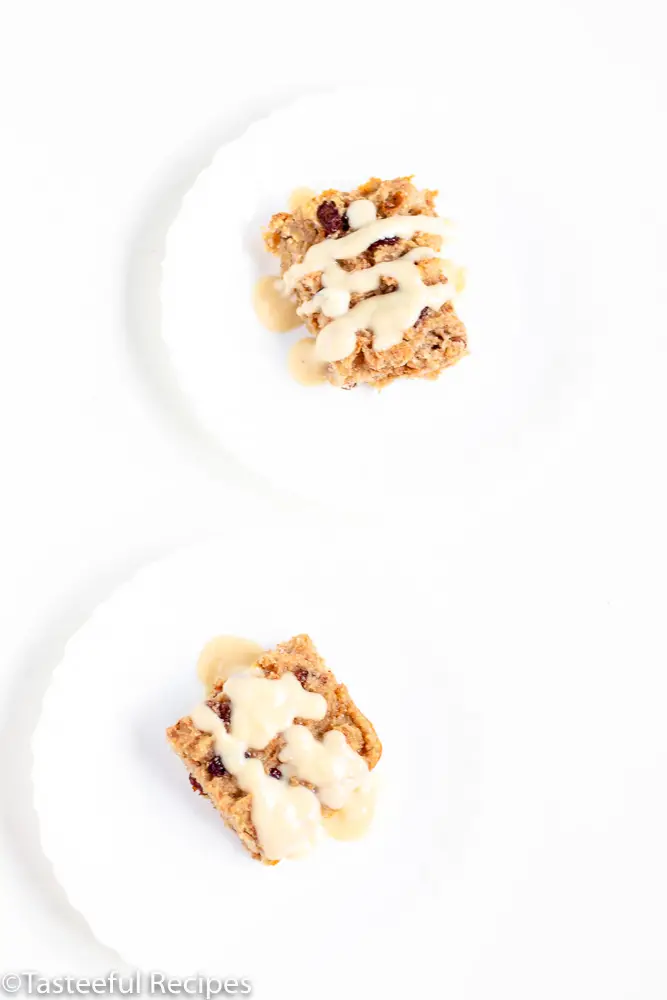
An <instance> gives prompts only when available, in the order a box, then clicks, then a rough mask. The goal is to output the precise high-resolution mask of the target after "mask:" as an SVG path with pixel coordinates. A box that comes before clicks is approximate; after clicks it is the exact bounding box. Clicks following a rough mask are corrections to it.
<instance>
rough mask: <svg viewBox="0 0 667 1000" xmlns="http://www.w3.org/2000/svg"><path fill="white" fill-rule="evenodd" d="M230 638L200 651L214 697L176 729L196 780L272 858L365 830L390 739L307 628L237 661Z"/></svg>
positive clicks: (253, 850) (229, 820)
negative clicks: (246, 661)
mask: <svg viewBox="0 0 667 1000" xmlns="http://www.w3.org/2000/svg"><path fill="white" fill-rule="evenodd" d="M222 640H224V641H221V640H214V641H213V642H212V643H209V644H208V645H207V647H206V648H205V650H204V652H203V653H202V656H201V657H200V663H199V666H198V672H199V675H200V677H202V679H204V680H205V683H207V684H208V685H210V686H208V690H207V694H206V698H205V700H204V701H203V702H202V703H201V704H199V705H197V706H196V708H195V709H194V710H193V711H192V712H191V713H190V714H189V715H186V716H184V717H183V718H182V719H180V720H179V721H178V722H177V723H176V724H175V725H174V726H172V727H171V728H170V729H168V730H167V738H168V740H169V742H170V743H171V746H172V747H173V749H174V750H175V751H176V753H177V754H178V756H179V757H180V758H181V759H182V760H183V762H184V764H185V766H186V767H187V769H188V772H189V779H190V784H191V785H192V788H193V789H194V790H195V791H196V792H198V793H199V794H200V795H204V796H206V797H207V798H208V799H210V801H211V802H212V804H213V805H214V806H215V808H216V809H217V810H218V812H219V813H220V815H221V816H222V818H223V820H224V821H225V823H226V824H227V826H228V827H230V828H231V829H232V830H233V831H234V833H236V835H237V836H238V837H239V838H240V840H241V842H242V843H243V845H244V846H245V847H246V848H247V850H248V851H249V852H250V854H252V856H253V858H256V859H257V860H258V861H262V862H264V864H269V865H273V864H276V863H277V862H278V861H281V860H282V859H284V858H296V857H300V856H302V855H304V854H307V853H308V852H309V851H310V850H311V849H312V848H313V847H314V846H315V845H316V844H317V842H318V841H319V840H320V839H321V837H322V836H323V835H324V834H325V833H326V832H329V833H330V834H331V836H333V837H337V838H339V839H348V838H351V837H354V836H358V835H359V834H360V833H361V832H363V830H364V828H365V827H366V826H367V825H368V822H369V820H370V818H371V816H372V799H373V785H372V779H371V773H370V772H371V771H372V769H373V768H374V767H375V765H376V764H377V762H378V760H379V759H380V755H381V753H382V746H381V744H380V741H379V739H378V737H377V735H376V733H375V730H374V729H373V727H372V725H371V724H370V722H369V721H368V719H367V718H366V717H365V716H364V715H362V713H361V712H360V711H359V709H358V708H357V707H356V705H355V704H354V702H353V701H352V699H351V698H350V696H349V694H348V692H347V688H346V687H345V686H344V685H342V684H339V683H338V682H337V680H336V678H335V677H334V675H333V674H332V673H331V671H330V670H329V669H328V668H327V667H326V665H325V663H324V661H323V660H322V658H321V657H320V656H319V655H318V653H317V651H316V649H315V647H314V645H313V643H312V641H311V640H310V638H309V637H308V636H307V635H298V636H295V637H294V638H293V639H290V640H289V641H288V642H284V643H281V644H280V645H279V646H277V647H276V648H275V649H274V650H271V651H270V652H266V653H262V654H261V655H259V656H258V657H257V658H256V659H255V660H254V662H253V663H252V665H251V666H248V665H239V666H237V667H234V666H233V665H231V664H230V662H229V655H230V637H227V636H225V637H222ZM250 648H251V646H250V644H246V647H245V649H244V652H245V653H246V655H247V654H248V651H249V650H250ZM216 658H217V659H216ZM212 664H213V666H212ZM214 664H218V666H219V668H220V669H219V674H218V676H217V678H214V677H213V673H215V670H216V667H215V665H214ZM211 682H212V683H211Z"/></svg>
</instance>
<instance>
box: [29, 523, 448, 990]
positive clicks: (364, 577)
mask: <svg viewBox="0 0 667 1000" xmlns="http://www.w3.org/2000/svg"><path fill="white" fill-rule="evenodd" d="M285 527H286V524H285V522H283V541H282V542H281V541H280V540H278V539H277V538H276V536H275V534H272V535H269V533H268V530H266V533H265V529H261V528H258V531H257V534H256V535H254V536H253V539H252V545H253V548H252V550H248V548H247V545H248V542H247V540H246V539H245V538H236V539H234V538H231V537H230V538H229V539H225V540H220V541H216V542H214V543H207V544H205V545H199V546H196V547H194V548H190V549H186V550H182V551H179V552H177V553H176V554H174V555H173V556H171V557H170V558H168V559H166V560H164V561H161V562H158V563H155V564H153V565H150V566H148V567H147V568H145V569H144V570H142V571H141V572H140V573H139V574H138V575H137V576H136V577H135V578H134V579H133V580H131V581H130V582H129V583H127V584H125V585H124V586H123V587H121V588H120V589H119V590H118V591H117V592H116V593H115V594H114V595H113V596H112V597H111V599H110V600H108V601H107V602H106V603H105V604H103V605H102V606H100V607H99V608H98V609H97V610H96V611H95V613H94V614H93V616H92V618H91V619H90V620H89V622H88V623H87V624H86V625H85V626H84V627H83V628H82V629H81V630H80V632H79V633H77V635H76V636H75V637H74V638H73V639H72V640H71V641H70V643H69V644H68V646H67V650H66V653H65V656H64V659H63V661H62V662H61V664H60V665H59V667H58V668H57V670H56V672H55V675H54V679H53V684H52V686H51V688H50V690H49V692H48V694H47V697H46V699H45V703H44V710H43V714H42V717H41V720H40V723H39V726H38V729H37V731H36V734H35V739H34V754H35V768H34V783H35V802H36V807H37V810H38V813H39V817H40V822H41V829H42V837H43V846H44V849H45V852H46V854H47V856H48V857H49V858H50V859H51V860H52V862H53V865H54V869H55V872H56V875H57V877H58V878H59V879H60V881H61V882H62V884H63V885H64V887H65V889H66V891H67V893H68V896H69V898H70V900H71V902H72V904H73V906H75V907H76V908H77V909H79V910H80V911H81V912H82V913H83V914H84V916H85V917H86V919H87V920H88V921H89V923H90V925H91V927H92V929H93V931H94V932H95V934H96V935H97V937H98V938H99V939H100V940H101V941H103V942H104V943H106V944H108V945H109V946H111V947H113V948H114V949H116V950H117V951H118V952H120V954H121V955H122V956H123V957H124V958H126V959H127V960H128V961H129V962H131V963H134V964H135V965H137V966H139V967H143V968H146V969H152V968H156V969H167V970H169V971H172V972H174V973H177V972H178V971H179V970H180V972H181V973H182V974H186V973H192V972H194V971H196V970H199V971H205V970H206V971H208V972H209V973H211V974H221V973H222V974H224V975H228V976H237V977H240V976H248V977H250V978H251V979H252V980H253V981H254V982H255V984H256V986H258V987H259V985H260V984H261V985H264V986H266V985H267V984H268V986H270V991H267V990H265V991H264V992H263V993H262V995H263V996H264V995H266V996H271V997H273V998H274V1000H277V998H278V997H282V996H302V995H303V996H304V997H305V996H310V995H311V994H310V993H309V990H310V989H312V986H313V984H314V983H316V982H317V983H320V980H321V971H322V969H327V977H326V979H327V982H325V983H323V984H321V986H320V987H318V996H320V997H325V996H326V997H329V996H331V997H334V996H339V995H340V994H339V992H338V990H339V989H340V987H341V984H342V980H341V977H344V976H345V975H346V974H347V972H348V971H349V970H351V969H355V968H356V967H357V966H359V967H360V971H359V973H358V974H359V975H362V974H363V964H364V955H365V954H367V952H368V949H370V950H371V952H373V953H377V952H380V951H383V950H384V949H386V948H387V947H395V948H398V947H399V946H401V947H404V946H405V945H406V944H407V945H408V946H409V947H410V953H411V955H412V956H414V955H415V954H418V953H419V949H420V948H421V947H422V945H423V941H424V933H425V928H428V926H429V920H430V919H431V914H432V912H433V908H434V906H435V905H436V901H437V898H438V895H439V892H440V891H441V887H442V882H441V880H442V877H443V875H444V873H445V872H446V870H447V866H446V864H445V863H444V856H443V853H442V852H443V851H444V850H445V845H446V843H447V841H448V839H449V838H451V836H452V831H451V830H450V832H449V833H448V834H447V835H445V834H444V832H443V818H444V815H445V811H446V810H447V809H450V808H451V807H452V801H453V800H454V799H456V793H455V792H451V793H450V794H444V791H445V789H446V786H447V772H448V764H447V761H446V760H443V759H440V758H436V757H435V756H434V754H432V753H431V752H430V748H431V747H432V745H434V744H435V741H436V740H438V739H441V738H442V730H443V728H444V730H445V732H447V733H450V732H453V731H455V729H456V726H455V725H454V724H452V723H451V722H450V720H449V710H448V707H447V706H448V703H449V700H446V699H444V697H440V696H439V692H441V691H442V690H443V689H444V686H445V683H446V669H445V666H444V663H443V661H442V657H443V654H442V652H438V650H437V648H436V647H435V646H434V645H433V644H432V642H433V640H432V637H431V638H430V639H427V638H425V637H422V636H420V634H419V633H418V631H417V630H416V628H415V623H416V622H417V621H418V620H419V616H420V615H421V614H423V608H424V605H423V601H422V603H421V606H420V607H418V605H417V603H416V602H415V604H414V605H411V604H410V602H409V601H406V600H405V599H402V600H401V604H400V614H399V615H396V616H395V617H396V620H395V622H394V625H393V628H392V630H386V629H381V628H378V627H377V617H376V614H377V612H376V611H375V612H374V611H373V609H377V608H378V607H382V606H388V604H387V602H390V601H391V600H392V599H393V597H392V594H393V586H394V585H393V584H392V582H391V580H390V578H389V575H388V573H387V567H386V566H385V567H384V568H382V567H381V566H378V567H377V568H376V569H374V570H368V569H364V568H363V567H358V568H357V569H355V573H354V574H353V576H351V575H350V574H349V573H348V572H346V568H347V564H348V559H349V556H348V555H347V554H346V551H345V547H344V545H343V540H344V536H342V535H341V536H339V537H336V536H335V534H334V536H333V537H332V539H331V541H330V543H329V544H328V545H325V546H323V545H322V544H321V543H318V545H317V546H308V545H306V546H305V550H303V549H304V546H303V544H302V545H301V546H300V547H299V548H297V549H292V548H290V541H289V538H287V537H285V536H286V534H287V533H286V532H285V530H284V529H285ZM269 540H270V541H271V550H270V556H269V557H268V558H264V557H260V556H259V553H260V552H262V551H263V549H264V546H265V545H266V544H267V543H268V541H269ZM264 551H266V550H265V549H264ZM341 580H345V585H344V586H341V584H340V581H341ZM383 580H384V581H386V582H383ZM369 594H372V595H373V601H372V604H371V608H370V615H369V602H368V595H369ZM301 631H309V632H310V633H311V634H312V636H313V638H314V640H315V641H316V643H317V645H318V647H319V649H320V650H321V652H322V654H323V655H324V656H325V657H326V658H327V660H328V662H329V664H330V665H331V667H332V669H333V670H334V671H335V672H337V674H338V676H339V677H340V678H341V679H342V680H344V681H345V682H346V683H347V684H348V686H349V688H350V691H351V692H352V694H353V697H354V698H355V699H356V700H357V701H358V703H359V705H360V706H361V707H362V708H363V710H364V711H366V712H367V713H368V714H369V716H370V717H371V719H372V720H373V722H374V723H375V724H376V726H377V729H378V732H379V733H380V735H381V737H382V738H383V739H384V740H385V744H386V747H385V755H384V757H383V760H382V762H381V765H380V769H379V771H378V775H379V779H380V782H381V793H380V807H379V811H378V816H377V822H376V823H375V825H374V827H373V829H372V831H371V833H370V834H369V835H368V836H367V838H366V839H365V840H363V841H361V842H357V843H349V844H340V843H337V842H334V841H329V842H327V843H326V844H325V845H324V846H323V848H322V850H320V851H318V853H316V854H315V855H313V856H311V857H310V858H309V859H307V860H305V861H303V862H296V863H289V862H287V863H282V864H281V865H279V866H277V867H276V868H275V869H271V868H266V867H264V866H262V865H259V864H258V863H257V862H254V861H253V860H252V859H251V858H250V857H249V855H247V854H246V853H245V851H244V850H243V849H242V848H241V847H240V846H239V845H238V843H237V841H236V840H235V838H234V837H233V835H231V834H230V833H229V832H228V831H226V829H225V827H224V826H223V824H222V821H221V820H220V819H219V817H218V815H217V814H216V812H215V810H214V809H213V808H212V807H211V806H210V805H209V803H208V802H206V801H205V800H204V799H201V798H199V797H198V796H196V795H194V794H193V793H192V790H191V788H190V785H189V783H188V780H187V774H186V771H185V769H184V767H183V764H182V762H181V761H180V760H179V759H178V758H177V757H176V755H175V754H173V752H172V751H171V749H170V748H169V746H168V744H167V741H166V738H165V729H166V727H167V726H169V725H171V724H173V723H174V722H175V721H176V720H177V719H178V718H180V717H181V716H182V715H183V714H186V713H187V712H188V711H189V709H190V708H191V707H192V706H193V705H194V704H196V703H197V701H199V700H200V698H201V691H200V688H199V684H198V682H197V680H196V678H195V673H194V666H195V662H196V658H197V654H198V652H199V650H200V648H201V647H202V645H203V644H204V642H205V641H206V640H207V639H209V638H210V637H211V636H213V635H215V634H218V633H232V634H239V635H246V636H251V637H253V638H257V639H258V640H259V641H260V642H262V643H264V644H266V645H267V647H268V646H270V645H272V644H274V643H276V642H278V641H280V640H282V639H284V638H287V637H289V636H290V635H292V634H295V633H298V632H301ZM412 663H414V664H415V665H416V664H418V665H419V667H418V674H419V676H420V678H421V680H420V683H419V685H418V686H416V687H414V688H413V689H410V687H408V686H407V684H406V683H405V682H406V679H407V677H408V676H409V674H408V673H406V670H405V664H412ZM415 670H416V671H417V668H416V667H415ZM400 678H403V680H402V681H398V679H400ZM385 682H386V683H385ZM422 684H427V685H428V697H427V699H426V700H425V702H424V704H423V705H422V706H420V700H421V694H420V693H421V692H422V691H423V687H422ZM399 727H401V731H402V732H403V734H404V738H405V740H406V743H405V749H404V751H403V752H401V748H400V746H399V745H398V741H397V740H396V737H395V735H392V734H396V733H397V732H398V730H399ZM445 742H446V740H445ZM420 761H421V762H422V766H421V767H419V770H417V768H418V765H419V763H420ZM383 775H384V778H383V777H382V776H383ZM408 784H409V786H410V788H411V795H412V796H415V797H416V798H414V799H413V798H411V799H410V800H409V801H408V800H405V799H404V798H403V797H402V790H403V789H405V788H407V787H408ZM434 784H436V785H437V787H438V789H439V790H438V793H437V794H432V793H431V789H432V787H433V786H434ZM416 802H419V804H420V805H419V810H420V814H419V815H420V824H422V823H423V827H421V826H420V829H419V832H418V842H417V843H415V833H416V831H415V826H414V823H415V817H414V808H415V803H416ZM463 815H465V808H463V809H462V810H461V811H460V813H459V817H461V816H463ZM438 844H440V846H439V847H438ZM397 859H400V863H397ZM296 944H298V949H299V956H300V957H299V960H298V962H295V957H294V953H293V950H292V949H293V947H294V946H295V945H296ZM332 945H333V946H334V947H335V948H336V951H337V962H338V966H339V967H338V970H337V973H336V975H334V974H333V970H331V969H330V968H328V966H329V965H330V963H331V954H330V948H331V947H332ZM355 974H356V973H355ZM374 978H375V982H376V984H377V982H378V981H381V980H382V976H381V975H380V980H378V975H377V972H376V973H375V974H374ZM281 991H284V992H281ZM301 991H303V992H301ZM327 991H328V992H327Z"/></svg>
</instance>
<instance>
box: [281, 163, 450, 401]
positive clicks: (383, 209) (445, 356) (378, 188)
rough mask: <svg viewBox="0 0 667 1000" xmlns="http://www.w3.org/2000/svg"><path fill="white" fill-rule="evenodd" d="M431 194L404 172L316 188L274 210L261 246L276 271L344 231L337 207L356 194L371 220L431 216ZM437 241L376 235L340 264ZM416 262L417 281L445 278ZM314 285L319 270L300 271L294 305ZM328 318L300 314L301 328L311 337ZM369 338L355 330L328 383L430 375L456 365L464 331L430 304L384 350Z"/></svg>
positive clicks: (358, 266)
mask: <svg viewBox="0 0 667 1000" xmlns="http://www.w3.org/2000/svg"><path fill="white" fill-rule="evenodd" d="M436 194H437V191H429V190H419V189H418V188H416V187H415V186H414V184H412V180H411V178H410V177H398V178H395V179H394V180H390V181H381V180H379V179H378V178H376V177H372V178H371V179H370V180H368V181H366V183H365V184H362V185H361V186H360V187H358V188H357V189H356V190H354V191H348V192H343V191H336V190H334V189H331V190H328V191H323V192H322V193H321V194H319V195H317V196H315V197H314V198H311V199H310V200H309V201H307V202H306V203H305V204H304V205H302V206H301V207H300V208H298V209H297V210H295V211H294V212H293V213H291V214H290V213H288V212H279V213H278V214H276V215H274V216H273V218H272V219H271V221H270V223H269V226H268V229H267V230H266V232H265V234H264V242H265V244H266V247H267V249H268V250H269V251H270V252H271V253H273V254H276V255H277V256H278V257H279V258H280V269H281V273H282V274H284V273H285V271H287V270H288V269H289V268H290V267H291V266H292V264H296V263H300V262H301V261H302V260H303V258H304V257H305V255H306V253H307V251H308V250H309V248H310V247H311V246H313V244H315V243H319V242H321V241H322V240H324V239H326V238H332V239H338V238H340V237H341V236H344V235H345V232H346V231H347V230H346V215H345V212H346V209H347V207H348V205H349V204H350V203H351V202H353V201H357V200H358V199H360V198H366V199H368V200H369V201H372V202H373V204H374V205H375V207H376V211H377V215H378V218H387V217H389V216H392V215H431V216H433V215H436V214H437V213H436V211H435V196H436ZM325 203H327V204H328V205H332V206H333V210H332V209H327V216H329V217H330V219H331V221H329V222H328V225H325V223H326V222H327V219H324V222H323V217H322V215H321V212H319V210H320V209H321V206H322V205H324V204H325ZM334 210H335V211H334ZM318 213H319V214H318ZM440 244H441V240H440V237H439V236H433V235H428V234H426V233H416V234H415V236H414V237H413V238H412V239H398V240H390V241H379V242H378V244H374V245H373V246H372V247H370V248H369V249H368V250H367V251H366V252H365V253H363V254H361V255H360V256H359V257H355V258H353V259H352V260H349V261H341V262H340V263H341V266H342V267H344V268H345V269H346V270H351V271H357V270H362V269H365V268H368V267H372V266H373V265H374V264H377V263H380V262H381V261H385V260H395V259H396V258H398V257H401V256H403V254H405V253H406V252H407V251H408V250H410V249H412V248H414V247H431V248H432V249H433V250H435V251H439V250H440ZM418 266H419V268H420V270H421V272H422V278H423V280H424V282H425V284H427V285H433V284H439V283H442V282H446V281H447V278H446V277H445V275H444V274H443V273H442V271H441V269H440V265H439V262H438V261H437V260H435V259H427V260H424V261H420V263H419V264H418ZM321 287H322V282H321V272H314V273H312V274H308V275H306V276H305V277H304V278H303V279H302V280H301V281H299V282H298V284H297V286H296V289H295V292H296V299H297V303H298V305H302V304H303V303H304V302H307V301H308V300H309V299H311V298H312V297H313V295H315V293H316V292H318V291H319V290H320V288H321ZM393 287H395V285H393V284H392V282H391V281H389V280H385V281H383V283H382V284H381V286H380V288H379V290H378V291H374V292H369V293H367V294H363V295H359V294H357V295H353V296H352V298H351V302H350V304H351V306H355V305H357V303H358V302H361V301H362V299H365V298H369V297H370V296H373V295H382V294H384V293H386V292H388V291H391V290H392V288H393ZM329 322H331V320H330V319H328V318H327V317H326V316H324V315H323V314H322V313H321V312H315V313H313V314H312V315H310V316H307V317H306V319H305V323H306V326H307V328H308V330H309V331H310V333H312V334H314V335H315V336H317V334H318V333H319V332H320V330H321V329H322V328H323V327H324V326H326V325H327V323H329ZM372 339H373V338H372V335H371V333H370V331H368V330H361V331H360V332H359V333H358V334H357V343H356V347H355V350H354V352H353V353H352V354H350V355H349V356H348V357H347V358H344V359H343V360H342V361H337V362H335V363H334V364H331V365H329V368H328V371H327V378H328V380H329V382H331V384H332V385H336V386H340V387H341V388H344V389H351V388H353V387H354V386H355V385H358V384H359V383H362V382H366V383H369V384H371V385H373V386H374V387H375V388H382V387H383V386H385V385H388V384H389V383H390V382H393V381H394V379H397V378H428V379H435V378H437V377H438V375H439V374H440V372H441V371H442V370H443V369H444V368H448V367H450V366H451V365H453V364H456V362H457V361H459V360H460V359H461V358H462V357H463V356H464V355H465V354H466V353H467V335H466V329H465V326H464V325H463V323H462V322H461V320H460V319H459V318H458V316H457V315H456V313H455V311H454V307H453V306H452V304H451V302H447V303H445V305H443V306H442V307H441V308H440V309H438V310H432V309H426V310H424V312H423V314H422V316H421V317H420V318H419V320H418V321H417V323H416V324H415V325H414V326H413V327H411V328H410V329H409V330H406V331H405V334H404V336H403V340H402V341H401V343H400V344H397V345H396V346H395V347H392V348H390V349H389V350H388V351H380V352H378V351H374V350H373V347H372Z"/></svg>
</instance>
